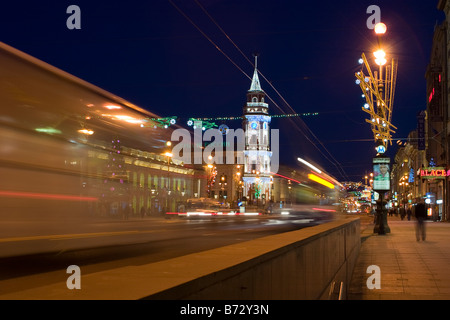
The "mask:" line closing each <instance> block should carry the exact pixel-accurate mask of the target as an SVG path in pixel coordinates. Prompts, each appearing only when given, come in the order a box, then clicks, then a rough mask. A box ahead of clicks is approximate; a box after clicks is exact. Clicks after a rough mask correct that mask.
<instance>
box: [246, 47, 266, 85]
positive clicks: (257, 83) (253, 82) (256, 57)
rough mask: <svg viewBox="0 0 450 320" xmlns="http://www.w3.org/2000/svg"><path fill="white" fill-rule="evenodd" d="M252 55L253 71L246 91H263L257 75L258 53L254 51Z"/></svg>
mask: <svg viewBox="0 0 450 320" xmlns="http://www.w3.org/2000/svg"><path fill="white" fill-rule="evenodd" d="M253 56H254V57H255V71H254V72H253V78H252V84H251V86H250V90H248V91H263V90H262V89H261V84H260V82H259V77H258V54H257V53H255V54H254V55H253Z"/></svg>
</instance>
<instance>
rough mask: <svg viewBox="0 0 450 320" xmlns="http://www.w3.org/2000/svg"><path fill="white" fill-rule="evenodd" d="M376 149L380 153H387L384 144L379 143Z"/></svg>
mask: <svg viewBox="0 0 450 320" xmlns="http://www.w3.org/2000/svg"><path fill="white" fill-rule="evenodd" d="M376 150H377V152H378V153H385V152H386V147H385V146H383V145H379V146H377V148H376Z"/></svg>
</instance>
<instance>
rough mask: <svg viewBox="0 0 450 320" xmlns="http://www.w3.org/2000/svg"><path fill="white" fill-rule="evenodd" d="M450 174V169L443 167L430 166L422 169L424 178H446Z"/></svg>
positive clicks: (421, 174) (421, 173) (421, 172)
mask: <svg viewBox="0 0 450 320" xmlns="http://www.w3.org/2000/svg"><path fill="white" fill-rule="evenodd" d="M447 176H450V170H446V169H445V168H443V167H430V168H423V169H420V177H421V178H422V179H445V177H447Z"/></svg>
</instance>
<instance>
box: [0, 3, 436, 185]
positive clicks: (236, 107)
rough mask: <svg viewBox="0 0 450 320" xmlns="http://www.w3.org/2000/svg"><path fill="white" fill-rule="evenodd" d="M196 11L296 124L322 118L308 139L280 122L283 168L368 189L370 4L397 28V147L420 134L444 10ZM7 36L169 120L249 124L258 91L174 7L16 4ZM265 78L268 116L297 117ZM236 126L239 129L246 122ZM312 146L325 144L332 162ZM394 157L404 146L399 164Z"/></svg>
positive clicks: (260, 6) (5, 17) (2, 15)
mask: <svg viewBox="0 0 450 320" xmlns="http://www.w3.org/2000/svg"><path fill="white" fill-rule="evenodd" d="M172 1H173V3H174V4H176V6H178V7H179V9H180V10H182V11H183V12H184V13H185V14H186V15H187V16H189V18H190V19H192V21H193V22H194V23H195V24H196V25H197V26H198V27H199V28H200V29H201V30H202V31H203V32H204V33H205V34H206V35H207V36H208V37H210V38H211V40H212V41H213V42H214V43H215V44H216V45H217V46H218V47H219V48H220V49H221V50H222V51H223V52H224V53H226V54H227V55H228V56H229V57H230V59H232V60H233V61H234V62H235V63H236V64H237V65H238V66H239V67H240V68H241V69H242V70H243V71H244V72H245V73H247V74H248V75H250V76H251V74H252V72H253V69H252V65H251V64H250V63H249V62H248V61H247V60H246V59H245V58H244V57H243V56H242V55H241V53H240V52H239V51H238V50H237V49H236V48H235V47H234V46H233V45H232V44H231V43H230V42H229V40H228V39H227V38H226V37H225V36H224V35H223V33H222V32H221V31H220V30H219V29H218V27H217V26H216V25H215V24H214V23H213V22H212V21H211V20H210V19H209V18H208V16H207V15H206V14H205V13H204V12H203V11H202V9H201V8H200V7H199V6H198V5H197V4H196V2H195V1H194V0H172ZM198 1H199V2H200V3H201V4H202V5H203V6H204V8H205V9H206V10H207V12H208V13H209V14H210V15H211V16H212V17H213V18H214V19H215V21H216V22H217V23H218V24H219V25H220V27H221V28H222V29H223V30H224V31H225V32H226V33H227V35H228V36H229V37H230V38H231V39H232V40H233V41H234V42H235V44H236V45H237V46H238V47H239V49H240V50H242V52H243V53H244V54H245V55H246V57H247V58H249V59H251V60H252V59H253V58H252V53H254V52H259V54H260V58H259V69H260V71H261V72H262V74H263V75H264V76H265V77H266V78H267V79H268V80H269V81H271V83H272V85H273V86H274V87H275V89H276V90H277V91H278V92H279V93H280V94H281V95H282V96H283V98H284V99H285V100H286V101H287V103H288V104H289V105H290V106H291V107H292V108H293V109H294V110H295V112H296V113H304V112H319V115H318V116H315V117H305V118H302V119H303V121H304V123H305V124H306V125H307V127H308V128H309V129H310V130H311V131H312V133H313V134H314V136H312V135H311V134H308V138H306V137H305V136H304V134H303V133H302V132H305V130H306V129H305V128H306V127H304V126H303V125H302V123H301V121H300V120H299V119H296V120H293V119H291V120H288V119H273V121H272V127H274V128H279V129H280V131H281V134H282V135H281V138H282V139H281V141H280V148H281V150H282V152H281V161H282V162H284V163H289V164H294V166H295V164H296V160H295V159H296V158H297V157H302V158H305V159H309V160H311V161H313V162H315V163H317V164H318V165H320V166H321V167H322V168H324V169H325V170H327V171H328V172H329V173H331V174H332V175H334V176H335V177H336V178H338V179H340V180H343V179H344V178H345V179H347V178H348V179H351V180H360V179H361V177H362V176H363V175H364V173H365V172H366V171H370V170H371V158H372V157H373V156H374V155H375V151H374V142H373V140H372V132H371V129H370V126H369V125H368V124H367V123H365V121H364V119H366V118H367V116H366V114H365V113H364V112H362V111H361V106H362V105H363V100H362V98H361V91H360V88H359V86H357V85H356V84H355V77H354V73H355V72H356V71H357V70H358V68H359V65H358V63H357V60H358V58H359V57H360V55H361V53H362V52H363V51H364V52H366V54H367V55H368V56H370V52H372V49H373V48H374V46H375V43H376V39H375V36H374V34H373V31H372V30H369V29H367V27H366V20H367V18H368V17H369V14H367V13H366V9H367V7H368V6H369V5H372V4H375V5H378V6H379V7H380V8H381V19H382V21H383V22H384V23H386V24H387V26H388V33H387V35H386V37H385V41H386V43H387V44H388V54H392V55H394V56H395V57H396V58H398V60H399V69H398V80H397V90H396V96H395V105H394V111H393V119H392V121H393V124H394V125H395V126H397V127H398V131H397V133H396V134H395V135H394V139H402V138H403V139H404V138H406V137H407V135H408V133H409V132H410V131H411V130H414V129H415V128H416V113H417V111H419V110H422V109H425V108H426V92H425V91H426V88H425V78H424V75H425V70H426V66H427V64H428V61H429V55H430V50H431V43H432V37H433V30H434V26H435V24H436V23H441V22H442V21H443V19H444V14H443V12H440V11H438V10H437V8H436V6H437V2H438V1H437V0H421V1H407V0H404V1H403V0H389V1H375V0H371V1H366V0H359V1H353V0H352V1H331V0H325V1H309V0H308V1H304V0H298V1H294V0H257V1H256V0H198ZM71 4H76V5H78V6H79V7H80V8H81V30H69V29H67V27H66V20H67V18H68V17H69V14H67V13H66V8H67V7H68V6H69V5H71ZM0 34H1V38H0V41H2V42H4V43H6V44H8V45H11V46H13V47H15V48H17V49H19V50H22V51H24V52H26V53H28V54H30V55H32V56H34V57H37V58H39V59H41V60H43V61H45V62H47V63H50V64H52V65H54V66H56V67H58V68H60V69H62V70H64V71H66V72H69V73H71V74H73V75H75V76H77V77H79V78H81V79H84V80H86V81H89V82H91V83H93V84H95V85H97V86H99V87H101V88H103V89H105V90H108V91H110V92H112V93H114V94H116V95H118V96H121V97H122V98H124V99H127V100H129V101H130V102H132V103H134V104H136V105H138V106H140V107H143V108H145V109H147V110H149V111H152V112H154V113H155V114H157V115H160V116H173V115H175V116H178V117H181V118H188V117H209V116H239V115H241V114H242V107H243V104H244V102H245V94H246V91H247V90H248V89H249V87H250V80H249V79H248V78H247V77H246V76H245V75H244V74H243V73H242V72H241V71H240V70H239V69H238V68H237V67H236V66H235V65H234V64H232V63H231V62H230V61H229V60H228V59H227V58H226V57H225V56H224V54H222V53H221V52H220V51H219V50H218V49H217V48H216V47H215V46H214V45H212V44H211V42H209V41H208V40H207V39H206V38H205V36H204V35H202V34H201V33H200V32H199V30H197V29H196V28H195V27H194V26H193V25H192V24H191V23H190V22H189V21H188V20H187V19H186V18H185V17H184V16H183V15H182V14H181V13H180V12H179V11H178V10H177V9H176V8H175V7H174V6H173V5H172V4H171V2H170V1H168V0H149V1H136V0H129V1H118V0H108V1H106V0H95V1H77V0H75V1H20V0H19V1H15V2H14V3H13V2H12V1H11V2H9V3H8V4H2V10H1V11H0ZM0 72H1V71H0ZM260 79H261V85H262V88H263V89H264V90H265V91H266V92H267V94H268V95H269V96H270V97H271V98H272V99H273V101H275V102H276V104H277V105H278V106H276V105H275V104H274V103H270V105H269V107H270V112H271V113H272V114H283V113H292V111H291V110H290V109H289V107H288V106H287V105H286V104H285V103H284V102H283V100H282V98H281V97H280V96H279V95H278V94H277V93H276V92H275V91H274V90H273V89H272V87H271V86H270V85H269V84H268V83H267V82H266V81H265V80H264V79H263V78H262V77H261V78H260ZM292 121H294V122H295V123H296V124H297V125H298V127H299V128H301V130H299V129H295V127H294V126H293V125H292V124H293V123H292ZM219 124H220V123H219ZM226 124H227V125H228V126H229V127H231V128H238V127H240V122H239V121H229V122H227V123H226ZM288 124H289V125H288ZM301 131H302V132H301ZM316 138H317V139H318V140H317V139H316ZM308 139H309V140H311V141H313V142H315V143H316V144H317V143H318V141H320V142H321V143H322V145H321V146H320V150H321V151H322V152H319V151H318V148H319V147H317V148H316V147H314V146H313V145H312V144H311V142H309V141H308ZM394 143H395V141H394ZM324 147H325V148H326V150H327V151H328V152H330V154H331V155H330V154H328V153H327V151H325V149H324ZM395 151H396V147H395V144H394V145H393V146H392V147H391V148H390V149H389V153H390V155H391V156H392V155H394V153H395ZM324 155H325V156H326V157H325V156H324ZM336 163H338V165H340V166H341V168H342V169H343V170H344V171H345V174H346V177H343V176H342V175H341V173H342V171H339V170H337V166H338V165H337V164H336Z"/></svg>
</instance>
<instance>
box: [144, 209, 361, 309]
mask: <svg viewBox="0 0 450 320" xmlns="http://www.w3.org/2000/svg"><path fill="white" fill-rule="evenodd" d="M360 244H361V241H360V221H359V218H341V219H338V220H336V221H333V222H330V223H326V224H322V225H318V226H314V227H310V228H305V229H301V230H298V231H293V232H288V233H284V234H278V235H273V236H268V237H265V238H260V239H256V240H251V241H248V242H244V243H239V244H235V245H230V246H226V247H222V248H218V249H214V250H209V251H205V252H201V253H196V254H192V255H188V256H184V257H180V258H176V259H172V260H169V261H164V262H161V266H160V267H161V268H163V265H164V266H165V268H164V270H163V269H161V270H160V272H159V273H153V277H154V280H155V282H156V281H157V282H159V283H160V286H158V288H156V287H155V286H152V287H153V290H152V291H153V292H149V294H148V295H147V296H145V297H142V298H147V299H192V300H195V299H210V300H211V299H213V300H215V299H230V300H233V299H261V300H264V299H266V300H267V299H277V300H289V299H303V300H311V299H314V300H317V299H345V298H346V292H347V287H348V285H349V283H350V280H351V275H352V272H353V267H354V265H355V262H356V259H357V257H358V254H359V249H360ZM154 271H156V270H155V269H154ZM168 279H170V280H172V281H167V280H168ZM175 279H177V280H175Z"/></svg>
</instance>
